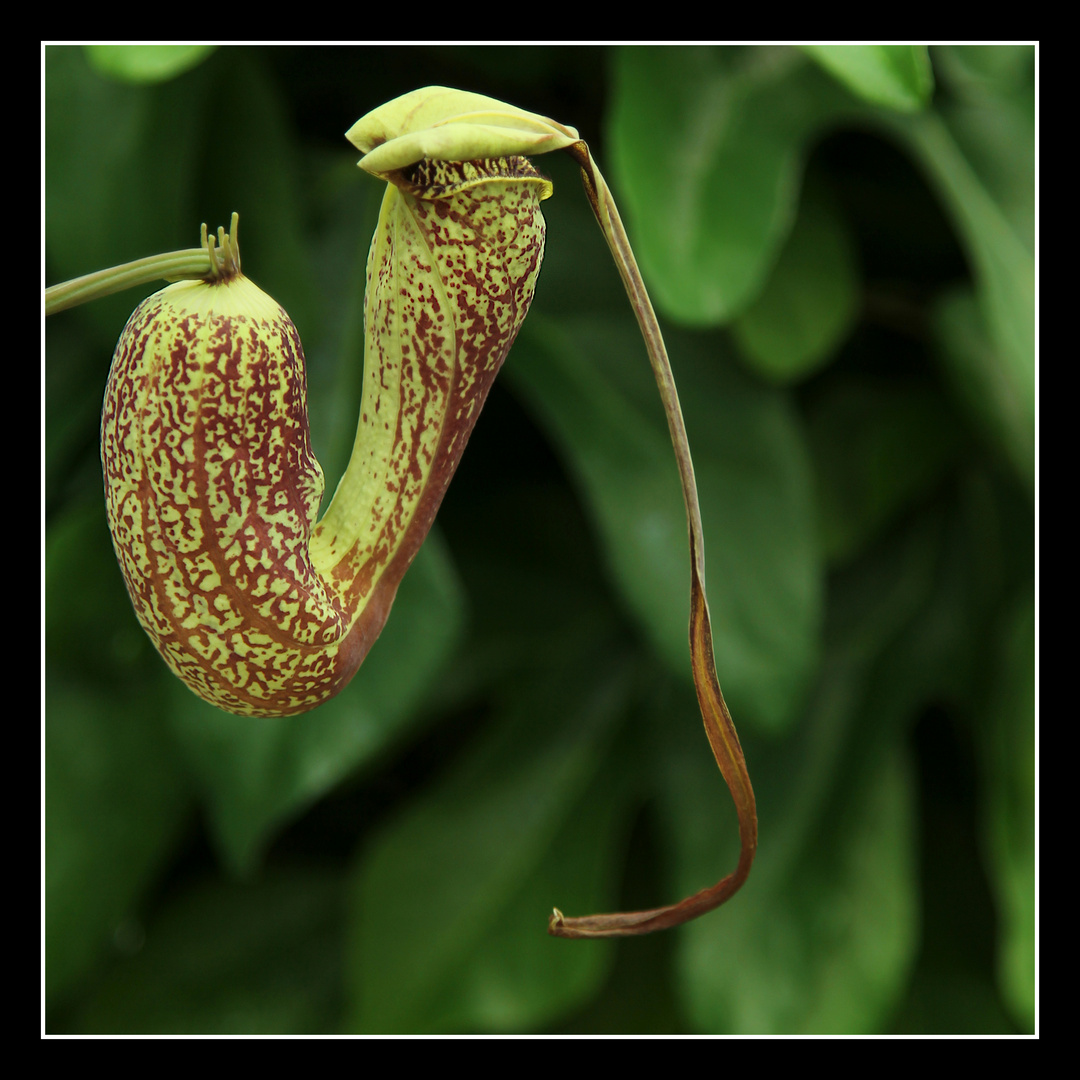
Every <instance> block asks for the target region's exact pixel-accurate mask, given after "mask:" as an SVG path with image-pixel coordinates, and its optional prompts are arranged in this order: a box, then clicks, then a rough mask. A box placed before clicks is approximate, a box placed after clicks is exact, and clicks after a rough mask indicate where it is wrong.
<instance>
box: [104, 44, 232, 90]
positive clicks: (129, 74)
mask: <svg viewBox="0 0 1080 1080" xmlns="http://www.w3.org/2000/svg"><path fill="white" fill-rule="evenodd" d="M83 48H84V49H85V50H86V56H87V58H88V59H89V61H90V63H91V64H92V65H93V67H94V69H95V70H96V71H98V72H100V74H102V75H107V76H108V77H109V78H112V79H117V80H118V81H120V82H130V83H156V82H164V81H165V80H166V79H174V78H176V76H177V75H183V74H184V72H185V71H190V70H191V68H193V67H197V66H198V65H199V64H201V63H202V62H203V60H205V59H206V57H208V56H209V55H210V54H211V53H212V52H213V51H214V50H215V49H216V48H217V46H216V45H84V46H83Z"/></svg>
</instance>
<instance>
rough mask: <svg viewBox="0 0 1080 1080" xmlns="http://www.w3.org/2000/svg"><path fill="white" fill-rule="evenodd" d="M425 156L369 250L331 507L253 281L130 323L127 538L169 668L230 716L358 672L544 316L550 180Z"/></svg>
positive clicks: (142, 613) (133, 571) (300, 365)
mask: <svg viewBox="0 0 1080 1080" xmlns="http://www.w3.org/2000/svg"><path fill="white" fill-rule="evenodd" d="M466 164H467V165H468V168H467V169H466V168H464V167H463V166H462V163H442V162H440V163H424V166H425V167H424V168H423V169H419V170H418V169H416V168H415V167H414V169H413V170H410V173H411V175H410V176H401V177H399V178H397V179H398V182H399V185H400V187H395V186H388V189H387V193H386V197H385V199H384V203H383V211H382V214H381V215H380V220H379V226H378V229H377V231H376V234H375V237H374V238H373V241H372V246H371V251H370V254H369V258H368V274H367V277H368V280H367V293H366V303H365V327H366V349H365V359H364V364H365V371H364V391H363V399H362V403H361V415H360V421H359V424H358V428H357V436H356V443H355V446H354V450H353V455H352V458H351V460H350V463H349V467H348V469H347V471H346V474H345V476H344V477H343V478H342V481H341V483H340V484H339V486H338V490H337V492H336V493H335V496H334V499H333V501H332V502H331V505H330V507H329V508H328V510H327V512H326V514H325V516H324V518H323V520H322V521H321V522H320V523H319V524H318V525H316V524H315V518H316V514H317V511H318V507H319V501H320V498H321V495H322V490H323V477H322V471H321V469H320V468H319V465H318V462H317V461H316V460H315V458H314V457H313V455H312V453H311V448H310V438H309V431H308V421H307V407H306V384H305V371H304V358H303V350H302V348H301V345H300V339H299V336H298V335H297V332H296V329H295V327H294V326H293V324H292V322H291V321H290V320H289V318H288V316H287V315H286V314H285V312H284V310H283V309H282V308H281V307H280V306H278V305H277V304H276V303H275V302H274V301H273V300H271V299H270V298H269V297H268V296H266V294H265V293H262V292H261V291H260V290H259V289H258V288H257V287H256V286H254V285H253V284H252V283H251V282H250V281H248V280H247V279H245V278H243V277H241V276H235V277H233V278H232V279H231V280H228V281H225V282H220V283H204V282H183V283H179V284H177V285H173V286H170V287H169V288H167V289H164V290H162V291H161V292H160V293H157V294H155V295H154V296H152V297H150V298H148V299H147V300H146V301H144V303H143V304H141V305H140V306H139V307H138V308H137V309H136V310H135V312H134V313H133V314H132V316H131V318H130V320H129V321H128V325H127V326H126V327H125V329H124V332H123V334H122V335H121V338H120V341H119V344H118V346H117V350H116V354H115V356H114V358H113V365H112V370H111V372H110V376H109V383H108V388H107V391H106V397H105V407H104V410H103V413H102V464H103V468H104V475H105V493H106V505H107V510H108V516H109V523H110V528H111V530H112V534H113V543H114V546H115V548H116V552H117V557H118V559H119V562H120V566H121V569H122V571H123V573H124V578H125V581H126V582H127V587H128V592H129V594H130V596H131V600H132V603H133V605H134V607H135V611H136V614H137V615H138V617H139V619H140V621H141V622H142V624H143V626H144V628H145V629H146V631H147V633H148V634H149V635H150V637H151V639H152V640H153V641H154V643H155V645H156V646H157V648H158V650H159V651H160V652H161V654H162V656H163V657H164V658H165V660H166V662H167V663H168V664H169V666H170V667H171V668H172V670H173V671H174V672H175V673H176V674H177V675H178V676H179V677H180V678H181V679H183V681H184V682H185V683H186V684H187V685H188V686H189V687H190V688H191V689H192V690H194V691H195V692H196V693H197V694H199V695H200V696H201V697H203V698H204V699H206V700H207V701H210V702H211V703H213V704H214V705H217V706H219V707H220V708H223V709H226V710H228V711H230V712H234V713H239V714H246V715H257V716H283V715H290V714H293V713H299V712H304V711H307V710H308V709H311V708H314V707H315V706H316V705H318V704H320V703H322V702H323V701H325V700H327V699H328V698H330V697H332V696H333V695H334V694H336V693H338V692H339V691H340V690H341V689H342V688H343V687H344V686H345V685H346V683H347V682H348V681H349V679H350V678H351V677H352V676H353V674H354V673H355V671H356V669H357V668H358V667H359V665H360V663H361V662H362V661H363V659H364V657H365V656H366V655H367V652H368V650H369V649H370V647H371V645H372V643H373V642H374V640H375V638H376V637H377V636H378V634H379V632H380V631H381V629H382V627H383V624H384V623H385V621H386V618H387V616H388V614H389V611H390V607H391V604H392V603H393V599H394V595H395V593H396V591H397V587H398V584H399V583H400V581H401V578H402V576H403V575H404V573H405V571H406V570H407V569H408V566H409V564H410V563H411V562H412V559H413V558H414V556H415V555H416V552H417V550H418V549H419V547H420V544H421V543H422V541H423V539H424V537H425V536H426V535H427V532H428V530H429V528H430V526H431V522H432V520H433V519H434V516H435V512H436V511H437V509H438V506H439V503H440V502H441V500H442V497H443V494H444V492H445V491H446V487H447V485H448V484H449V482H450V479H451V477H452V475H453V473H454V470H455V469H456V467H457V463H458V461H459V460H460V457H461V453H462V451H463V450H464V447H465V443H466V441H467V440H468V437H469V434H470V433H471V431H472V427H473V424H474V423H475V422H476V418H477V416H478V415H479V412H480V409H481V407H482V406H483V403H484V400H485V398H486V396H487V393H488V390H489V389H490V386H491V383H492V381H493V380H494V378H495V375H496V373H497V372H498V370H499V367H500V366H501V365H502V362H503V360H504V359H505V358H506V354H507V352H508V351H509V348H510V345H511V344H512V342H513V340H514V337H515V336H516V335H517V332H518V329H519V328H520V326H521V323H522V321H523V319H524V317H525V313H526V312H527V310H528V306H529V303H530V301H531V299H532V295H533V289H534V287H535V282H536V276H537V274H538V272H539V268H540V260H541V257H542V254H543V241H544V222H543V217H542V215H541V214H540V210H539V202H540V199H542V198H546V197H547V195H548V194H550V190H551V187H550V183H549V182H548V181H546V180H545V179H543V178H542V177H540V176H539V174H537V173H536V172H535V170H533V169H532V167H531V165H529V164H528V162H527V161H525V160H524V159H501V160H500V161H497V162H473V163H466Z"/></svg>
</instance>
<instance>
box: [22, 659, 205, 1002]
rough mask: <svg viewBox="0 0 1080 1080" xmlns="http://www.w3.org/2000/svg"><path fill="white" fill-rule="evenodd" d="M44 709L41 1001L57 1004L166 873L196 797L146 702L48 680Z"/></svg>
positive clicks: (141, 698)
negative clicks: (157, 879)
mask: <svg viewBox="0 0 1080 1080" xmlns="http://www.w3.org/2000/svg"><path fill="white" fill-rule="evenodd" d="M45 710H46V713H45V715H46V722H45V743H44V749H45V773H44V777H45V801H44V813H45V829H44V840H45V890H44V897H43V900H44V905H45V945H46V947H45V995H46V1000H47V1001H48V1002H49V1003H55V1002H56V1001H58V1000H62V999H63V997H64V995H65V993H66V992H68V991H70V990H72V989H73V988H74V987H75V986H76V985H77V984H78V982H79V981H80V979H85V977H86V975H87V973H88V971H89V970H90V969H91V968H92V967H93V965H94V964H95V963H96V962H98V961H99V960H100V959H101V957H102V956H103V954H104V953H105V951H106V948H107V945H108V943H109V941H110V939H111V937H112V935H113V934H114V932H115V931H116V930H117V929H118V927H119V926H120V925H121V923H122V921H123V919H124V917H125V916H126V915H127V914H128V911H129V910H130V908H131V907H132V906H133V905H134V904H136V903H138V902H139V900H141V899H142V897H143V895H144V893H145V892H146V890H147V888H148V887H149V886H150V884H151V883H152V882H153V880H154V878H155V876H156V875H157V873H159V872H160V870H161V869H162V867H163V866H164V865H165V863H166V860H167V859H168V858H169V857H170V855H171V854H172V851H173V848H174V845H175V844H176V841H177V839H178V837H179V834H180V831H181V829H182V828H183V826H184V824H185V822H186V821H188V820H189V814H190V809H191V798H190V793H189V788H188V785H187V783H186V778H185V776H184V773H183V770H182V769H178V768H177V764H176V760H175V756H174V750H173V745H172V740H171V738H170V737H169V732H168V729H167V728H166V727H165V725H164V724H163V723H162V720H161V712H160V709H159V708H156V707H155V703H154V702H153V701H152V700H149V699H148V698H147V696H146V695H145V694H139V695H138V697H124V696H120V695H112V696H109V695H106V694H104V693H102V692H100V691H95V690H93V689H91V688H89V687H87V686H85V685H78V684H67V683H64V682H61V681H60V680H57V679H52V680H50V684H49V687H48V692H47V694H46V700H45Z"/></svg>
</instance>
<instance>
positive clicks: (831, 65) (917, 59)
mask: <svg viewBox="0 0 1080 1080" xmlns="http://www.w3.org/2000/svg"><path fill="white" fill-rule="evenodd" d="M802 48H803V49H804V50H805V51H806V53H807V54H809V55H810V56H812V57H813V58H814V59H815V60H816V61H817V62H818V63H819V64H821V66H822V67H823V68H824V69H825V70H826V71H828V72H829V73H830V74H831V75H833V76H835V77H836V78H837V79H838V80H839V81H840V82H841V83H842V84H843V85H844V86H846V87H847V88H848V89H849V90H851V91H852V92H853V93H855V94H857V95H858V96H859V97H861V98H863V99H865V100H866V101H868V102H870V104H871V105H884V106H885V107H886V108H889V109H896V110H898V111H900V112H915V111H917V110H919V109H922V108H923V107H924V106H925V105H926V104H927V103H928V102H929V101H930V96H931V95H932V94H933V92H934V72H933V70H932V68H931V67H930V57H929V55H928V54H927V50H926V46H925V45H804V46H802Z"/></svg>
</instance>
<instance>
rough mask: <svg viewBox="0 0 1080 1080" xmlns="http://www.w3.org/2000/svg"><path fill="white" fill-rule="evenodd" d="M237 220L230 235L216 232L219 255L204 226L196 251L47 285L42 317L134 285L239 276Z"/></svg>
mask: <svg viewBox="0 0 1080 1080" xmlns="http://www.w3.org/2000/svg"><path fill="white" fill-rule="evenodd" d="M238 221H239V216H238V215H237V214H236V213H234V214H233V216H232V221H231V222H230V224H229V232H228V233H226V232H225V230H224V229H223V228H222V229H218V233H217V238H216V239H217V244H218V248H219V249H220V254H216V253H215V251H214V241H215V237H214V235H213V234H212V233H211V234H210V236H209V237H208V236H207V233H206V225H205V223H204V224H203V226H202V233H201V245H200V246H199V247H197V248H184V249H183V250H182V251H167V252H165V253H164V254H163V255H147V256H146V258H144V259H136V260H135V261H134V262H128V263H121V264H120V265H119V266H110V267H109V268H108V269H107V270H97V271H95V272H94V273H93V274H84V275H83V276H82V277H77V278H73V279H72V280H71V281H64V282H61V283H60V284H59V285H50V286H49V287H48V288H47V289H46V290H45V314H46V315H55V314H56V313H57V312H58V311H66V310H67V309H68V308H72V307H78V305H79V304H85V303H88V302H89V301H91V300H100V299H101V298H102V297H103V296H111V295H112V294H113V293H118V292H123V291H124V290H125V289H132V288H134V287H135V286H136V285H145V284H147V283H148V282H151V281H161V280H165V281H181V280H183V279H185V278H186V279H193V280H197V279H200V278H213V277H218V276H220V275H222V274H223V273H229V272H236V273H238V272H239V269H240V255H239V251H238V249H237V246H236V231H237V224H238Z"/></svg>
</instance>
